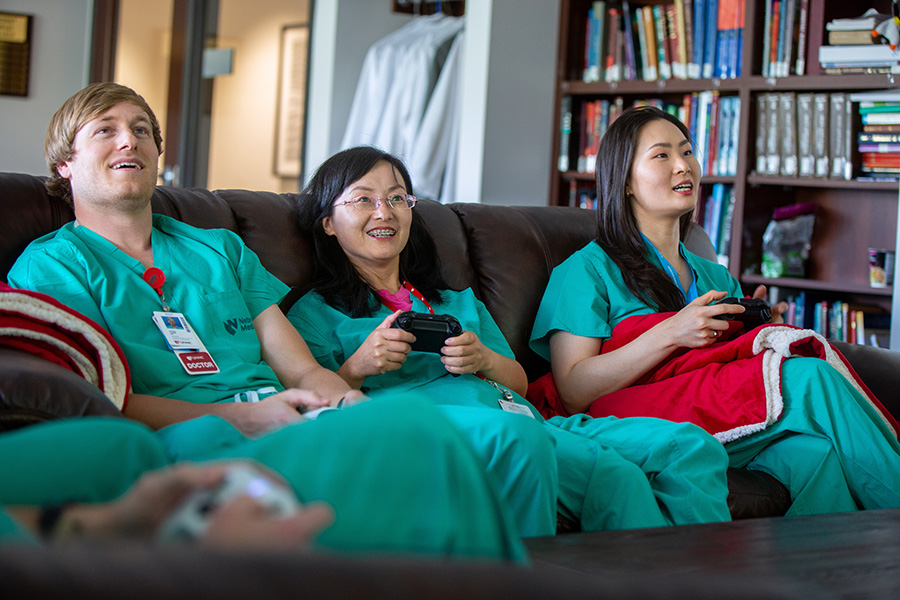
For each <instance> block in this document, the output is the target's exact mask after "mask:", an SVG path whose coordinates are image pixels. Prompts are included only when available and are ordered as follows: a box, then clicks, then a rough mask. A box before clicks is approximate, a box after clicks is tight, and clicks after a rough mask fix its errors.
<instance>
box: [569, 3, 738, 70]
mask: <svg viewBox="0 0 900 600" xmlns="http://www.w3.org/2000/svg"><path fill="white" fill-rule="evenodd" d="M745 5H746V0H675V1H674V2H671V3H667V4H653V5H647V6H642V5H636V4H634V3H632V2H629V1H628V0H623V1H622V2H621V3H618V2H605V1H597V2H593V3H592V4H591V8H590V9H589V10H588V15H587V18H586V19H585V44H584V46H585V47H584V70H583V80H584V81H586V82H592V81H607V82H613V81H621V80H635V79H638V80H641V79H642V80H644V81H656V80H658V79H671V78H676V79H700V78H704V79H709V78H712V77H718V78H722V79H724V78H734V77H740V75H741V55H742V47H743V44H742V38H743V29H744V10H745Z"/></svg>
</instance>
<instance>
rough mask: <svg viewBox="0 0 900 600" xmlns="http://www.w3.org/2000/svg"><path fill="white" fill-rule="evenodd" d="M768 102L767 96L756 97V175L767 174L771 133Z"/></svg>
mask: <svg viewBox="0 0 900 600" xmlns="http://www.w3.org/2000/svg"><path fill="white" fill-rule="evenodd" d="M768 117H769V111H768V100H767V98H766V94H762V95H759V96H757V97H756V173H757V174H758V175H763V174H765V172H766V145H767V143H766V138H767V135H768V133H769V125H768Z"/></svg>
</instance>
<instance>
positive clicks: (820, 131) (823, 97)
mask: <svg viewBox="0 0 900 600" xmlns="http://www.w3.org/2000/svg"><path fill="white" fill-rule="evenodd" d="M829 122H830V120H829V117H828V94H814V95H813V156H814V157H815V176H816V177H828V173H829V170H830V166H831V165H830V161H829V153H828V143H829V135H828V124H829Z"/></svg>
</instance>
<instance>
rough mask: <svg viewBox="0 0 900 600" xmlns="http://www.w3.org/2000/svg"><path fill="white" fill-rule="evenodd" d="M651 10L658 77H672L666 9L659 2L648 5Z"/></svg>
mask: <svg viewBox="0 0 900 600" xmlns="http://www.w3.org/2000/svg"><path fill="white" fill-rule="evenodd" d="M648 8H650V9H651V10H652V13H653V15H652V20H653V24H654V28H655V30H656V54H657V62H658V63H659V78H660V79H671V78H672V59H671V57H670V56H669V34H668V32H667V31H666V29H667V25H666V23H667V18H666V9H665V7H664V6H662V5H660V4H656V5H655V6H653V7H648Z"/></svg>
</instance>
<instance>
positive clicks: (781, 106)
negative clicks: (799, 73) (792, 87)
mask: <svg viewBox="0 0 900 600" xmlns="http://www.w3.org/2000/svg"><path fill="white" fill-rule="evenodd" d="M756 107H757V113H756V124H757V130H756V169H755V172H756V174H757V175H779V176H783V177H819V178H832V179H852V177H853V163H852V151H853V128H852V116H853V113H852V103H851V102H850V99H849V96H848V94H846V93H843V92H834V93H831V94H826V93H815V94H813V93H795V92H783V93H769V94H761V95H759V96H757V104H756Z"/></svg>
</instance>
